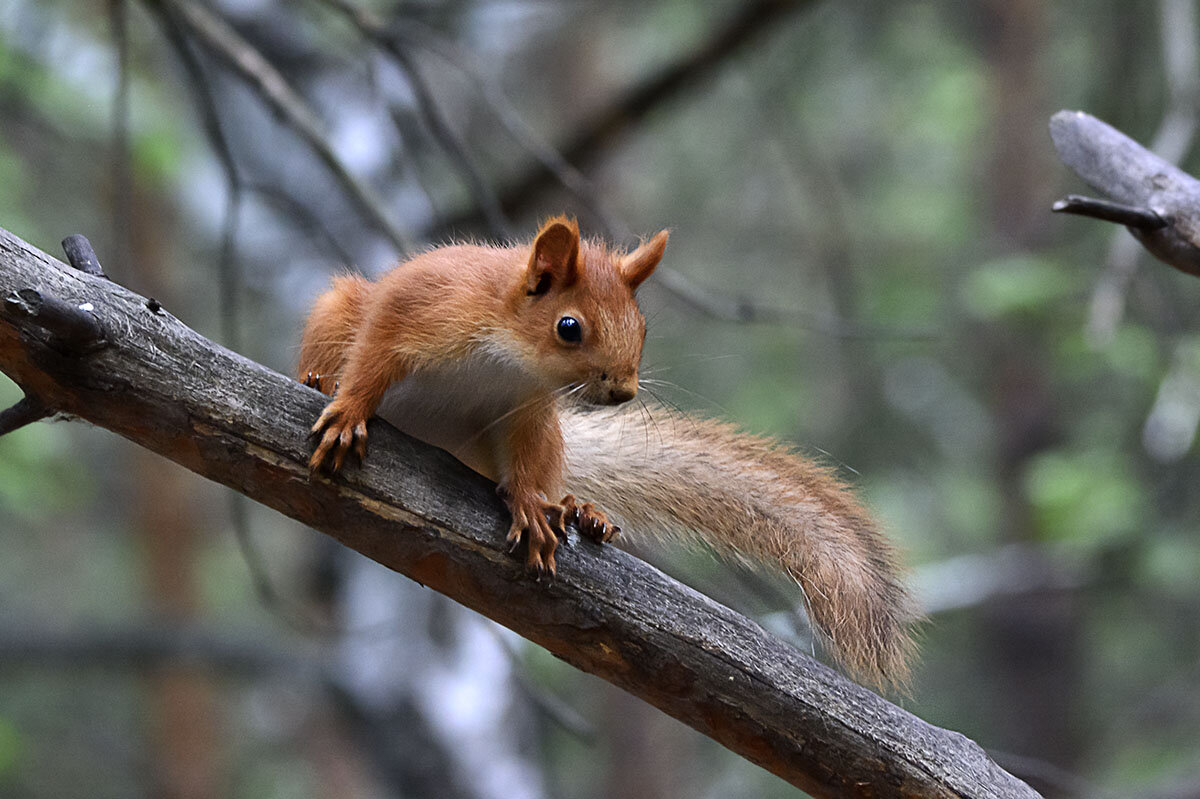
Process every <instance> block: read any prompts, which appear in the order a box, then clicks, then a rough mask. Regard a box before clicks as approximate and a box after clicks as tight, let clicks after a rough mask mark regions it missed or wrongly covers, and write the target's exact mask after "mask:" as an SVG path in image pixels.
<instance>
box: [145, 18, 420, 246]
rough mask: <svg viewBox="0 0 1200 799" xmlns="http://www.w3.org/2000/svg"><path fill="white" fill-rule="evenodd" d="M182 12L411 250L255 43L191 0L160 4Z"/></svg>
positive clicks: (382, 227)
mask: <svg viewBox="0 0 1200 799" xmlns="http://www.w3.org/2000/svg"><path fill="white" fill-rule="evenodd" d="M162 1H163V2H167V3H169V4H170V5H171V6H172V7H173V8H174V9H176V10H177V11H179V13H180V15H181V17H182V19H183V20H184V22H185V23H186V24H187V26H188V27H189V28H190V29H191V31H192V32H193V33H194V34H195V35H196V37H197V38H198V39H199V40H200V41H201V42H203V43H204V45H205V47H207V48H208V49H209V50H210V51H211V52H212V53H213V54H214V55H216V56H217V57H218V58H220V59H221V60H222V61H223V62H224V63H225V64H226V65H227V66H228V67H229V68H230V69H232V70H233V71H234V72H235V73H236V74H237V75H238V76H239V77H240V78H242V80H243V81H245V82H246V84H247V85H248V86H250V88H252V89H253V90H254V91H255V93H257V94H258V96H259V97H260V98H261V99H262V100H263V101H264V102H265V103H266V104H267V105H268V106H270V108H271V109H272V110H273V111H274V112H275V113H276V114H277V115H278V116H279V118H280V119H281V120H282V121H283V122H284V123H286V124H287V125H288V126H289V127H291V128H292V129H293V130H295V131H296V133H297V134H298V135H299V136H300V138H301V139H302V140H303V141H304V142H305V143H306V144H307V145H308V146H309V147H310V148H311V149H312V150H313V152H314V153H316V155H317V157H318V158H319V159H320V160H321V162H322V163H323V164H325V166H326V167H327V168H328V169H329V171H330V172H331V173H332V174H333V176H334V178H335V179H336V180H337V181H338V183H340V184H341V186H342V188H343V190H344V191H345V192H346V194H347V195H348V196H349V197H350V199H351V200H352V201H353V202H354V204H355V205H356V206H357V207H358V209H359V211H360V212H362V214H363V216H364V217H365V218H366V219H367V220H368V221H369V222H371V224H372V225H374V226H375V227H376V228H377V229H378V230H379V231H380V232H382V233H383V234H384V235H385V236H387V238H388V240H390V241H391V242H392V244H393V246H395V247H396V249H397V250H398V251H399V252H400V253H402V254H403V253H408V252H411V251H412V250H413V245H412V242H411V241H410V240H409V237H408V236H407V235H406V234H405V233H404V232H403V231H402V230H401V229H400V228H399V226H397V225H396V224H395V223H394V222H393V221H392V220H391V218H390V216H389V215H388V213H387V211H386V210H385V209H386V204H385V202H384V201H383V198H382V197H380V196H379V194H378V193H377V192H376V191H375V189H374V188H372V187H371V186H370V185H369V184H367V183H365V182H363V181H361V180H359V179H358V178H357V177H356V176H355V175H354V174H353V173H351V172H350V170H349V168H348V167H347V166H346V164H345V163H344V162H343V161H342V159H341V158H339V157H338V155H337V153H335V152H334V150H333V145H332V144H330V142H329V138H328V136H327V135H326V133H325V129H324V128H325V126H324V123H323V122H322V121H321V120H320V118H319V117H318V116H317V114H316V112H315V111H314V110H313V109H312V107H311V106H309V104H308V103H307V102H306V101H305V100H304V98H302V97H301V96H300V95H299V93H297V92H296V90H295V89H293V88H292V86H291V84H289V83H288V82H287V79H286V78H284V76H283V75H282V74H281V73H280V72H279V70H277V69H276V68H275V67H274V66H273V65H272V64H271V63H270V62H269V61H267V59H266V58H265V57H264V56H263V54H262V53H261V52H259V51H258V50H257V49H256V48H255V47H254V46H253V45H251V44H250V43H249V42H247V41H246V40H245V39H244V38H242V37H241V36H240V35H239V34H238V33H237V31H235V30H234V29H233V28H232V27H230V26H229V24H228V23H226V22H225V20H223V19H221V18H220V17H218V16H217V15H216V14H214V13H212V12H211V11H209V10H208V9H206V8H204V7H203V6H200V5H198V4H196V3H193V2H190V0H162Z"/></svg>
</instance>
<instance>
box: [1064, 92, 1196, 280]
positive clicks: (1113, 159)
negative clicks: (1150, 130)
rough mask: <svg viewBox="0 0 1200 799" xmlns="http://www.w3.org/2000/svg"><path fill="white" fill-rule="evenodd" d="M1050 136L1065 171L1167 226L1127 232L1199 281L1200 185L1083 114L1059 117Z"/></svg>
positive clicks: (1160, 257) (1092, 117)
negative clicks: (1197, 277)
mask: <svg viewBox="0 0 1200 799" xmlns="http://www.w3.org/2000/svg"><path fill="white" fill-rule="evenodd" d="M1050 135H1051V136H1052V137H1053V139H1054V146H1055V147H1056V148H1057V149H1058V155H1059V157H1060V158H1061V159H1062V160H1063V163H1065V164H1066V165H1067V166H1069V167H1071V169H1073V170H1075V172H1076V173H1077V174H1078V175H1079V176H1080V177H1081V178H1083V179H1084V180H1086V181H1087V182H1088V183H1090V184H1091V185H1092V186H1094V187H1095V188H1097V189H1100V190H1101V191H1103V192H1105V193H1106V194H1108V195H1109V196H1111V197H1113V198H1114V199H1116V200H1117V202H1118V203H1122V204H1124V205H1128V206H1133V207H1135V208H1145V209H1149V210H1150V211H1152V212H1153V213H1154V214H1156V215H1157V216H1159V217H1161V218H1162V219H1163V220H1165V221H1166V222H1167V223H1168V224H1167V225H1165V226H1162V227H1157V228H1154V227H1131V228H1129V231H1130V232H1131V233H1132V234H1133V235H1134V237H1135V238H1136V239H1137V240H1138V241H1140V242H1141V243H1142V246H1143V247H1145V248H1146V249H1147V250H1149V251H1150V253H1151V254H1152V255H1154V256H1155V257H1156V258H1158V259H1159V260H1160V261H1162V262H1163V263H1166V264H1168V265H1170V266H1173V267H1175V268H1176V269H1178V270H1180V271H1181V272H1187V273H1188V274H1192V275H1197V276H1200V181H1198V180H1196V179H1195V178H1193V177H1192V176H1191V175H1189V174H1187V173H1186V172H1184V171H1183V170H1181V169H1179V168H1178V167H1176V166H1174V165H1172V164H1170V163H1168V162H1167V161H1164V160H1163V159H1162V158H1160V157H1158V156H1157V155H1155V154H1154V153H1152V152H1150V151H1149V150H1147V149H1146V148H1145V147H1142V146H1141V145H1140V144H1138V143H1137V142H1135V141H1134V140H1133V139H1131V138H1129V137H1128V136H1126V135H1125V134H1123V133H1121V132H1120V131H1118V130H1117V129H1116V128H1113V127H1112V126H1110V125H1107V124H1105V123H1104V122H1101V121H1100V120H1099V119H1096V118H1095V117H1094V116H1091V115H1090V114H1085V113H1083V112H1082V111H1059V112H1058V113H1057V114H1055V115H1054V117H1053V118H1052V119H1051V120H1050Z"/></svg>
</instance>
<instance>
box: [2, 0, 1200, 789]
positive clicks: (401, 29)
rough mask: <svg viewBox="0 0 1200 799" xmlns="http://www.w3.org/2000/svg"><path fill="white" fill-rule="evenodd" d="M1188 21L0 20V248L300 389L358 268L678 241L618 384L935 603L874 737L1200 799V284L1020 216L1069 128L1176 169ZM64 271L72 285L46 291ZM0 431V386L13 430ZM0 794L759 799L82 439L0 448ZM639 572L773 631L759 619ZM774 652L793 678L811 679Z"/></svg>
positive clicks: (199, 13)
mask: <svg viewBox="0 0 1200 799" xmlns="http://www.w3.org/2000/svg"><path fill="white" fill-rule="evenodd" d="M1197 25H1198V23H1197V14H1196V8H1195V3H1194V2H1193V1H1192V0H1162V2H1153V3H1151V2H1146V3H1129V2H1123V1H1118V0H1094V1H1093V2H1088V3H1082V2H1067V3H1051V2H1048V0H983V1H977V2H953V1H952V0H942V1H941V2H884V1H883V0H869V1H868V2H863V3H835V2H832V1H831V0H823V1H821V2H812V1H808V0H790V1H786V0H752V1H750V2H730V1H728V0H722V1H721V2H711V3H697V2H687V1H686V0H658V1H655V2H632V0H616V1H614V2H606V3H586V2H579V1H578V0H568V2H551V1H550V0H446V1H445V2H434V1H433V0H405V1H404V2H399V3H390V2H380V1H376V2H369V0H301V1H300V2H284V1H283V0H213V1H212V2H201V0H141V2H132V1H130V2H124V1H123V0H105V1H102V0H3V2H2V3H0V226H3V227H5V228H7V229H9V230H11V231H13V232H14V233H16V234H17V235H19V236H21V237H23V238H24V239H26V240H28V241H31V242H33V243H34V244H36V245H38V246H40V247H41V248H42V249H44V250H46V251H48V252H51V253H52V254H55V255H60V254H61V251H60V249H59V246H58V242H59V241H60V240H61V239H62V238H63V237H64V236H66V235H68V234H70V233H75V232H81V233H84V234H86V235H88V236H89V237H90V238H91V240H92V242H93V244H94V245H95V246H96V250H97V252H98V254H99V256H100V260H101V262H102V263H103V264H104V266H105V267H106V270H107V271H108V273H109V274H110V275H111V276H112V277H113V278H114V279H115V280H117V281H119V282H121V283H123V284H125V285H128V286H129V287H130V288H132V289H134V290H136V291H138V292H141V293H144V294H147V295H151V296H154V297H156V298H158V299H159V300H160V301H162V303H163V304H164V306H165V307H166V308H167V309H168V310H169V311H171V312H172V313H174V314H175V315H176V316H178V317H180V318H181V319H183V320H184V321H185V322H186V323H188V324H189V325H191V326H193V327H195V328H196V329H198V330H199V331H201V332H202V333H204V334H206V335H208V336H210V337H212V338H214V339H216V340H218V341H221V342H222V343H224V344H226V345H227V346H230V347H231V348H234V349H236V350H238V351H240V352H242V353H244V354H245V355H247V356H249V357H251V358H254V359H256V360H258V361H261V362H262V363H265V364H267V365H269V366H271V367H274V368H276V369H278V370H280V371H283V372H285V373H291V371H292V369H293V367H294V359H295V355H296V342H297V340H298V335H299V330H300V325H301V319H302V314H303V313H304V311H305V309H306V308H307V306H308V305H309V303H310V302H311V301H312V299H313V298H314V297H315V296H316V294H317V293H318V292H320V291H321V290H322V288H323V286H324V285H325V284H326V283H327V281H328V279H329V277H330V275H332V274H335V273H337V272H338V271H339V270H341V269H344V268H346V267H347V266H349V267H353V268H356V269H359V270H362V271H363V272H365V273H368V274H377V273H379V272H380V271H381V270H384V269H387V268H388V267H389V266H390V265H392V264H393V263H395V262H396V261H397V259H398V258H400V257H402V254H403V253H404V252H412V251H414V250H415V249H417V248H420V247H424V246H426V245H428V244H429V243H431V242H435V243H436V242H441V241H446V240H450V239H454V238H460V237H467V236H474V237H484V238H508V237H517V238H520V237H523V236H529V235H530V234H531V233H532V231H533V230H534V226H535V225H536V224H537V222H538V220H539V219H540V218H543V217H544V216H546V215H549V214H552V213H557V212H560V211H566V212H568V213H572V214H577V215H578V216H579V218H580V220H581V223H582V226H583V227H584V228H585V230H586V231H591V232H593V233H595V234H598V235H605V236H608V237H610V238H612V239H614V240H616V241H618V242H621V243H625V244H631V243H634V242H636V240H637V237H638V236H639V235H645V234H648V233H651V232H653V231H656V230H658V229H660V228H662V227H670V228H671V229H672V231H673V233H672V238H671V244H670V246H669V248H668V251H667V258H666V261H665V264H666V265H667V266H669V267H670V270H671V271H666V272H664V271H663V270H660V273H659V274H658V275H657V276H656V278H655V280H654V281H652V284H651V285H650V286H648V287H647V289H645V290H643V292H642V296H643V303H644V305H645V307H646V310H647V313H648V316H649V317H650V324H651V332H650V338H649V341H648V342H647V349H646V357H645V365H646V368H647V370H648V371H650V372H653V374H652V376H653V377H655V378H657V379H662V380H668V381H670V382H672V383H674V384H675V385H676V386H677V388H676V389H672V390H668V395H669V396H670V397H671V399H672V400H673V401H674V402H676V403H677V404H678V405H679V406H681V407H684V408H690V409H694V410H697V411H700V412H703V413H709V414H714V415H720V416H724V417H728V418H730V419H732V420H735V421H736V422H738V423H739V424H741V425H743V426H744V427H746V428H748V429H750V430H753V431H757V432H763V433H769V434H772V435H776V436H779V437H782V438H784V439H787V440H789V441H792V442H795V443H796V444H797V445H799V446H801V447H803V448H805V449H806V450H808V451H810V452H813V453H814V454H817V455H819V456H821V457H824V458H827V459H828V460H830V461H831V462H833V463H836V464H839V465H841V466H842V467H843V470H844V472H843V473H844V474H845V475H846V476H847V477H848V478H850V479H852V480H853V481H854V482H856V483H857V484H858V485H859V486H860V487H861V490H862V492H863V493H864V495H865V497H866V499H867V501H868V503H869V504H870V505H871V507H872V508H874V510H875V511H876V513H877V514H878V516H879V517H880V518H881V520H882V522H883V523H884V525H885V526H886V528H887V529H888V530H889V531H890V534H891V535H892V536H893V537H894V538H895V539H896V540H897V541H898V542H899V543H900V544H901V545H902V547H903V548H904V549H905V550H906V552H907V553H908V559H909V562H910V563H911V565H912V568H913V579H914V582H915V584H916V586H917V588H918V590H919V592H920V595H921V597H922V600H923V602H924V603H925V606H926V608H927V610H928V612H929V614H930V623H929V624H928V625H927V626H926V628H925V630H924V636H923V639H924V640H923V660H922V664H921V665H920V667H919V668H918V670H917V678H916V682H915V685H914V688H913V692H912V696H911V697H910V698H905V699H902V700H901V702H902V704H904V705H905V706H906V707H908V708H909V709H911V710H912V711H914V712H915V713H917V714H918V715H920V716H922V717H923V718H925V719H927V720H929V721H931V722H933V723H936V724H939V725H943V726H948V727H951V728H954V729H957V730H960V731H962V732H964V733H966V734H967V735H969V736H971V737H972V738H974V739H976V740H977V741H979V742H980V743H981V744H982V745H984V746H985V747H987V748H988V749H989V750H990V751H992V752H993V753H994V755H995V757H996V758H997V760H998V761H999V762H1000V763H1001V764H1002V765H1005V766H1006V767H1007V768H1009V769H1011V770H1012V771H1014V772H1015V773H1017V774H1018V775H1020V776H1022V777H1025V778H1026V779H1028V780H1030V781H1031V783H1032V784H1034V785H1035V786H1036V787H1038V788H1039V789H1041V790H1043V791H1045V792H1046V794H1047V795H1049V796H1066V797H1074V796H1088V797H1105V796H1111V797H1117V796H1131V795H1136V796H1153V797H1163V798H1164V799H1175V798H1176V797H1178V798H1179V799H1183V798H1184V797H1200V623H1198V618H1200V580H1198V579H1197V575H1200V529H1198V525H1197V521H1198V520H1200V497H1197V498H1195V499H1193V498H1190V496H1189V495H1190V494H1191V493H1192V492H1191V490H1190V489H1189V488H1188V486H1194V485H1197V484H1198V483H1200V460H1198V459H1197V457H1196V455H1195V443H1194V439H1195V434H1196V429H1197V421H1198V419H1200V310H1198V309H1200V281H1197V280H1196V279H1195V278H1191V277H1187V276H1185V275H1182V274H1179V273H1176V272H1174V271H1172V270H1170V269H1168V268H1166V267H1165V266H1163V265H1161V264H1159V263H1157V262H1153V261H1151V260H1149V258H1148V256H1145V255H1144V254H1142V253H1140V251H1139V250H1138V249H1137V247H1136V245H1134V244H1133V243H1132V240H1131V239H1130V237H1129V236H1128V235H1127V234H1126V233H1125V232H1124V231H1123V230H1114V229H1113V228H1112V227H1111V226H1107V225H1104V224H1103V223H1100V222H1096V221H1092V220H1085V219H1080V218H1061V217H1055V216H1052V215H1051V214H1050V213H1049V206H1050V204H1051V202H1052V200H1053V199H1054V198H1055V197H1056V196H1058V195H1061V194H1063V193H1066V192H1068V191H1078V190H1080V189H1081V188H1082V187H1081V185H1080V184H1079V182H1078V181H1077V180H1075V179H1074V178H1073V177H1072V176H1071V175H1070V173H1069V172H1068V170H1067V169H1066V168H1065V167H1062V166H1061V165H1060V164H1058V162H1057V161H1056V159H1055V157H1054V153H1053V149H1052V147H1051V144H1050V141H1049V136H1048V135H1047V132H1046V124H1047V121H1048V119H1049V117H1050V115H1051V114H1052V113H1053V112H1054V111H1056V110H1058V109H1060V108H1081V109H1085V110H1087V111H1089V112H1091V113H1093V114H1096V115H1097V116H1099V117H1101V118H1102V119H1105V120H1106V121H1108V122H1110V123H1112V124H1114V125H1115V126H1117V127H1118V128H1120V129H1122V130H1124V131H1125V132H1127V133H1129V134H1130V135H1131V136H1133V137H1135V138H1137V139H1139V140H1140V141H1143V142H1147V143H1152V144H1153V146H1154V147H1155V148H1156V149H1158V151H1159V152H1160V153H1162V154H1164V155H1165V156H1166V157H1167V158H1169V159H1172V160H1176V161H1178V162H1179V163H1181V164H1182V165H1183V166H1184V167H1185V168H1188V169H1189V170H1190V171H1192V172H1197V171H1200V158H1198V157H1197V156H1196V154H1195V152H1194V151H1195V149H1196V148H1195V147H1194V146H1193V144H1194V134H1195V132H1196V125H1197V121H1198V119H1197V114H1198V110H1200V68H1198V66H1197V38H1198V37H1200V30H1198V28H1197ZM60 257H61V255H60ZM19 396H20V392H19V390H18V389H17V388H16V386H14V385H13V384H12V383H10V382H8V381H7V379H5V378H2V377H0V405H3V406H7V405H9V404H11V403H12V402H14V401H15V400H16V399H17V398H18V397H19ZM0 547H2V548H3V549H2V550H0V551H2V556H0V795H2V796H14V797H47V798H49V797H56V798H63V799H69V798H70V797H85V796H86V797H89V798H94V797H142V796H144V797H179V798H180V799H183V798H186V799H205V798H207V797H289V798H290V797H301V798H303V797H463V799H484V798H485V797H501V796H503V797H506V798H507V799H516V798H523V797H529V798H530V799H535V798H536V797H580V799H587V798H589V797H681V796H689V797H784V796H794V795H796V794H797V791H796V790H795V789H793V788H790V787H789V786H787V785H785V784H784V783H783V782H781V781H780V780H778V779H776V778H775V777H773V776H771V775H769V774H767V773H766V772H764V771H762V770H760V769H758V768H757V767H755V766H753V765H751V764H749V763H748V762H746V761H743V760H741V759H739V758H737V757H736V756H733V755H731V754H729V753H728V752H726V751H725V750H723V749H721V748H720V747H719V746H717V745H716V744H714V743H712V742H711V741H709V740H707V739H705V738H702V737H701V736H699V735H698V734H696V733H693V732H692V731H691V730H689V729H687V728H684V727H683V726H682V725H680V724H678V723H676V722H674V721H673V720H671V719H669V718H667V717H665V716H663V715H662V714H660V713H658V712H657V711H655V710H653V709H650V708H649V707H648V706H645V705H642V704H641V703H640V702H639V701H637V700H634V699H632V698H629V697H628V696H626V695H624V694H622V693H621V692H619V691H618V690H617V689H615V688H612V687H611V686H609V685H607V684H605V683H602V682H600V681H599V680H596V679H594V678H592V677H589V676H588V675H584V674H581V673H579V672H576V671H574V670H573V669H571V668H570V667H568V666H566V665H564V664H562V663H560V662H558V661H556V660H555V659H554V658H552V657H550V656H549V655H548V654H546V653H545V652H543V651H541V650H539V649H537V648H536V647H533V646H531V645H526V644H525V642H523V641H522V640H520V639H517V638H515V637H514V636H512V635H510V634H508V633H506V632H504V631H501V630H498V629H497V628H495V627H494V626H493V625H491V624H490V623H488V622H486V621H484V620H482V619H481V618H479V617H477V616H474V615H473V614H471V613H469V612H467V611H465V610H463V609H461V608H459V607H458V606H456V605H454V604H452V603H450V602H449V601H448V600H444V599H442V598H441V597H439V596H437V595H434V594H433V593H432V592H430V591H428V590H425V589H422V588H420V587H418V586H417V585H415V584H414V583H411V582H409V581H408V580H406V579H404V578H401V577H398V576H396V575H394V574H392V573H390V572H386V571H385V570H383V569H382V568H380V567H376V566H374V565H373V564H372V563H370V562H367V561H365V560H364V559H363V558H361V557H359V556H357V555H355V553H353V552H348V551H345V550H343V549H341V548H340V547H339V546H337V545H335V544H333V543H331V542H330V541H328V540H326V539H325V538H323V537H322V536H320V535H318V534H315V533H313V532H312V531H310V530H306V529H303V528H301V527H299V526H298V525H296V524H294V523H292V522H290V521H288V520H285V519H283V518H282V517H280V516H277V515H275V514H274V513H272V512H270V511H267V510H264V509H262V508H259V507H254V506H251V505H249V504H248V503H243V502H239V501H237V500H236V498H234V497H233V496H231V495H230V493H229V492H227V491H225V490H224V489H222V488H220V487H217V486H215V485H211V484H208V483H205V482H203V481H202V480H200V479H199V478H196V477H194V476H193V475H191V474H189V473H186V472H184V471H183V470H181V469H180V468H179V467H176V466H174V465H172V464H169V463H167V462H165V461H162V460H160V459H158V458H157V457H156V456H152V455H150V454H148V453H146V452H144V451H141V450H139V449H138V448H136V447H134V446H132V445H130V444H128V443H127V442H125V441H123V440H120V439H118V438H117V437H115V436H113V435H111V434H108V433H107V432H105V431H102V430H95V429H90V428H87V427H86V426H84V425H81V424H67V423H57V424H37V425H33V426H31V427H27V428H24V429H22V430H20V431H18V432H16V433H13V434H11V435H9V436H6V437H4V438H2V439H0ZM651 554H652V556H653V557H654V558H655V560H656V561H657V562H659V563H660V564H661V565H662V566H663V567H664V568H665V569H667V570H668V571H669V572H670V573H672V574H674V575H675V576H677V577H679V578H680V579H683V580H684V581H686V582H688V583H690V584H692V585H694V586H696V587H698V588H700V589H701V590H703V591H705V592H707V593H710V594H712V595H713V596H715V597H717V598H718V599H720V600H721V601H724V602H726V603H729V604H731V605H733V606H734V607H737V608H738V609H740V610H743V611H744V612H747V613H750V614H752V615H754V616H755V617H756V618H758V619H760V620H761V621H762V622H763V623H764V624H765V625H767V626H769V627H771V628H772V629H777V630H779V631H780V632H781V633H783V634H790V632H789V631H790V629H791V625H790V623H789V619H790V614H789V611H788V606H787V603H788V601H791V600H794V598H795V597H788V596H787V594H786V592H780V591H779V590H778V589H777V588H773V587H764V586H763V585H762V584H761V583H760V582H758V581H756V580H754V579H752V578H750V577H748V576H747V575H744V574H741V573H739V572H737V571H736V570H734V569H731V568H729V567H726V566H723V565H721V564H718V563H715V562H714V561H712V560H711V559H710V558H707V557H704V556H698V555H695V554H688V553H682V552H656V553H651ZM800 645H803V643H801V644H800Z"/></svg>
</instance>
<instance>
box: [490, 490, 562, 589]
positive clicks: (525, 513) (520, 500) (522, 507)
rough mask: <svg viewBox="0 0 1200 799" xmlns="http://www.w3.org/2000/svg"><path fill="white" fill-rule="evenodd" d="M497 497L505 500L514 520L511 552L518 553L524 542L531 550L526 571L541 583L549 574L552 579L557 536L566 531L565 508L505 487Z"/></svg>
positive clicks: (510, 531)
mask: <svg viewBox="0 0 1200 799" xmlns="http://www.w3.org/2000/svg"><path fill="white" fill-rule="evenodd" d="M496 493H498V494H499V495H500V496H501V497H502V498H503V499H504V502H505V504H506V505H508V509H509V512H510V513H512V517H513V521H512V526H511V527H509V529H508V537H507V539H506V540H507V541H508V543H509V550H508V551H509V552H514V551H516V549H517V547H519V546H520V545H521V542H522V541H524V542H525V544H526V546H527V547H528V551H527V554H526V556H525V569H526V570H527V571H528V572H530V573H531V574H534V575H536V576H537V579H538V580H540V579H541V576H542V575H543V574H544V573H547V572H548V573H549V574H550V576H551V577H553V576H554V573H555V568H556V564H555V562H554V550H555V549H557V548H558V534H559V533H561V532H562V531H563V512H564V508H563V507H562V505H558V504H556V503H553V502H547V501H546V500H545V498H544V497H542V496H541V495H539V494H525V495H519V494H517V495H514V494H513V492H511V491H510V490H508V489H507V488H504V487H501V488H499V489H497V492H496Z"/></svg>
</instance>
